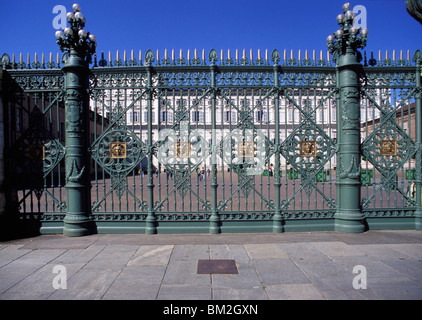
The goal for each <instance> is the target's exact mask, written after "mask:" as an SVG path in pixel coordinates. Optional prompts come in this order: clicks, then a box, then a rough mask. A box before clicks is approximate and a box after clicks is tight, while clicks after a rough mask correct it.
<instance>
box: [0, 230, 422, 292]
mask: <svg viewBox="0 0 422 320" xmlns="http://www.w3.org/2000/svg"><path fill="white" fill-rule="evenodd" d="M421 235H422V232H421V231H370V232H366V233H363V234H358V235H357V234H344V233H337V232H324V233H322V232H310V233H309V232H307V233H286V234H277V235H274V234H227V235H226V234H223V235H217V236H213V235H163V236H161V235H154V236H147V235H92V236H87V237H83V238H68V237H63V236H60V235H53V236H39V237H34V238H29V239H19V240H13V241H6V242H2V243H1V244H0V299H1V300H13V299H19V300H21V299H29V300H46V299H50V300H62V299H64V300H66V299H76V300H96V299H103V300H117V299H124V300H133V299H136V300H280V299H287V300H289V299H292V300H315V299H316V300H320V299H330V300H331V299H332V300H336V299H340V300H341V299H347V300H349V299H359V300H360V299H363V300H364V299H377V300H381V299H399V300H402V299H417V300H420V299H422V236H421ZM200 259H233V260H235V262H236V266H237V268H238V274H237V275H234V274H233V275H221V274H204V275H199V274H197V262H198V260H200ZM57 265H61V266H64V267H65V269H66V285H67V287H66V289H56V288H54V287H53V280H54V279H55V277H57V276H59V274H57V273H53V269H54V268H55V266H57ZM356 265H361V266H364V267H365V270H366V276H367V288H366V289H359V290H357V289H354V287H353V279H354V278H355V277H356V274H355V273H353V268H354V267H355V266H356Z"/></svg>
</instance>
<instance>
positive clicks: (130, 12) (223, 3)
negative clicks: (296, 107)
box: [0, 0, 422, 59]
mask: <svg viewBox="0 0 422 320" xmlns="http://www.w3.org/2000/svg"><path fill="white" fill-rule="evenodd" d="M74 2H75V1H67V0H54V1H50V0H42V1H33V0H32V1H29V0H24V1H20V0H16V1H10V0H8V1H5V2H3V3H2V6H1V7H2V19H1V20H0V26H1V30H2V32H1V33H0V55H1V54H3V52H6V53H8V54H9V55H10V56H12V54H13V53H15V54H16V57H18V56H19V53H22V54H23V56H24V57H25V58H24V59H26V54H27V53H30V55H31V57H32V58H31V59H33V56H34V53H35V52H37V53H38V56H40V55H41V53H45V54H46V56H48V54H49V52H53V56H54V57H55V54H56V53H57V52H59V49H58V46H57V44H56V42H55V41H56V39H55V36H54V33H55V31H56V30H55V29H54V28H53V24H52V22H53V19H54V17H55V16H56V15H57V14H54V13H53V12H52V11H53V7H54V6H56V5H64V6H65V7H66V8H67V10H68V11H70V10H71V8H72V4H73V3H74ZM344 2H345V1H337V0H313V1H309V0H302V1H282V0H258V1H257V0H254V1H252V0H207V1H204V0H153V1H143V0H141V1H134V0H132V1H129V0H118V1H108V0H103V1H94V0H81V1H79V2H78V3H79V4H80V5H81V8H82V10H81V11H82V13H83V14H84V16H85V17H86V19H87V24H86V27H85V29H86V30H87V31H89V32H91V33H93V34H95V35H96V36H97V41H98V48H97V53H98V54H100V53H101V51H105V52H106V55H107V56H108V51H109V50H110V51H111V52H112V55H113V59H114V56H115V54H116V51H117V50H119V51H121V52H122V51H123V50H127V51H128V55H129V52H130V50H132V49H133V50H134V51H135V52H136V53H135V55H136V56H137V53H138V51H139V50H142V52H144V53H145V52H146V50H148V49H152V50H153V51H154V53H155V52H156V50H157V49H158V50H159V51H160V55H161V57H162V55H163V54H164V49H168V50H169V52H170V50H171V49H174V50H175V52H176V56H178V53H179V50H180V49H183V51H184V52H186V51H187V49H190V50H191V52H192V51H193V50H194V49H195V48H196V49H198V51H199V52H201V51H202V49H205V51H206V52H208V51H209V50H210V49H212V48H214V49H216V50H217V51H218V52H219V53H220V50H221V49H223V50H224V53H225V55H226V52H227V49H230V50H231V52H232V56H234V50H235V49H239V51H240V52H242V51H243V49H246V52H248V53H249V50H250V49H253V51H254V54H255V55H256V52H257V50H258V49H261V50H262V51H263V50H265V49H268V50H269V52H271V51H272V50H273V49H278V50H279V51H280V53H281V52H282V51H283V50H284V49H287V51H288V52H290V50H291V49H293V50H294V52H295V55H297V51H298V50H299V49H300V50H302V52H304V50H309V51H312V50H316V51H317V52H319V51H320V50H321V49H322V50H324V52H326V37H327V36H328V35H329V34H331V33H332V32H334V31H335V30H337V28H338V24H337V21H336V16H337V14H339V13H342V9H341V7H342V5H343V3H344ZM351 5H352V7H354V6H355V5H363V6H365V8H366V10H367V27H368V29H369V36H368V44H367V48H366V50H367V51H368V53H369V51H370V50H374V52H375V53H376V58H377V57H378V50H381V51H382V55H383V57H384V55H385V51H386V50H389V52H390V57H391V55H392V50H396V52H397V53H396V55H398V52H399V51H400V50H404V51H407V50H410V52H411V55H413V52H414V51H415V50H416V49H418V48H421V49H422V25H420V24H419V23H418V22H417V21H416V20H414V19H413V18H412V17H411V16H410V15H409V14H408V13H407V11H406V8H405V0H356V2H351ZM169 54H170V53H169ZM122 55H123V54H122V53H121V56H122Z"/></svg>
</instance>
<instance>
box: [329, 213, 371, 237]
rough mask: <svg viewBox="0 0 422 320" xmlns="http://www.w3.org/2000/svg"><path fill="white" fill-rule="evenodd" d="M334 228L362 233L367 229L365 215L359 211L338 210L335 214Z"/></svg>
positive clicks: (340, 230)
mask: <svg viewBox="0 0 422 320" xmlns="http://www.w3.org/2000/svg"><path fill="white" fill-rule="evenodd" d="M334 230H335V231H339V232H348V233H362V232H365V231H366V230H367V226H366V222H365V217H364V216H363V215H362V214H361V213H355V212H354V213H351V212H344V211H340V212H337V213H336V214H335V222H334Z"/></svg>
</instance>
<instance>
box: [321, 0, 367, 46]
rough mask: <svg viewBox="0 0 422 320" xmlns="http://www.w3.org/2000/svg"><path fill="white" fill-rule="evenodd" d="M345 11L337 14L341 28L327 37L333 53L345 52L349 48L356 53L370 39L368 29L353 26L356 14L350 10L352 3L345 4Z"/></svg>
mask: <svg viewBox="0 0 422 320" xmlns="http://www.w3.org/2000/svg"><path fill="white" fill-rule="evenodd" d="M343 11H344V14H343V13H342V14H339V15H338V16H337V22H338V24H339V25H340V29H338V30H337V31H336V32H334V34H330V35H329V36H328V37H327V47H328V50H329V51H330V53H331V54H334V53H338V54H345V53H346V51H347V48H351V49H353V52H354V53H355V52H356V50H357V49H363V48H364V47H365V46H366V40H367V39H368V29H366V28H363V29H361V28H360V27H354V26H353V20H354V19H355V17H356V14H355V13H354V12H353V11H352V10H350V3H345V4H344V5H343ZM359 35H360V36H359Z"/></svg>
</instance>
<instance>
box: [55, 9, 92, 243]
mask: <svg viewBox="0 0 422 320" xmlns="http://www.w3.org/2000/svg"><path fill="white" fill-rule="evenodd" d="M72 8H73V11H74V12H73V13H72V12H68V14H67V19H68V22H69V23H70V27H67V28H65V29H64V32H62V31H57V32H56V38H57V43H58V45H59V46H60V50H62V51H63V52H65V53H66V54H67V59H66V62H65V64H64V66H63V68H62V70H63V73H64V74H65V84H66V87H65V115H66V136H65V141H66V153H65V171H66V195H67V209H66V216H65V218H64V224H63V234H64V235H66V236H84V235H88V234H92V233H95V231H96V228H95V223H94V221H93V220H92V218H91V190H90V188H91V186H90V159H89V154H88V145H89V144H88V143H89V141H88V139H89V113H88V112H89V95H88V88H89V63H90V62H91V57H92V55H93V54H94V52H95V47H96V38H95V36H94V35H92V34H89V33H88V32H87V31H85V30H84V29H83V28H84V26H85V22H86V20H85V17H84V16H83V14H82V13H81V12H80V9H81V8H80V6H79V5H78V4H74V5H73V7H72Z"/></svg>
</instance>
